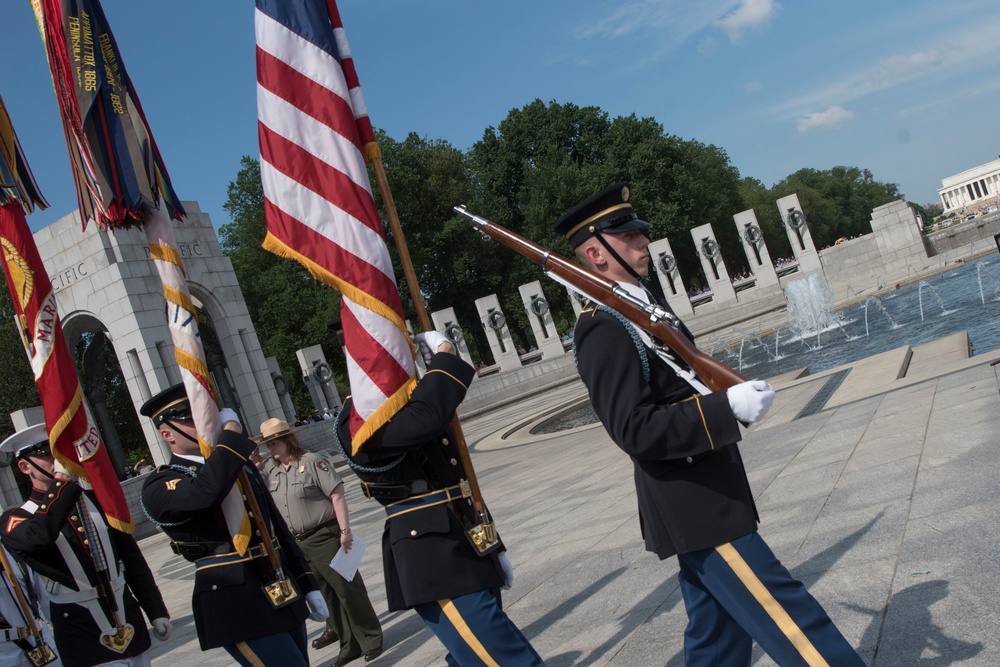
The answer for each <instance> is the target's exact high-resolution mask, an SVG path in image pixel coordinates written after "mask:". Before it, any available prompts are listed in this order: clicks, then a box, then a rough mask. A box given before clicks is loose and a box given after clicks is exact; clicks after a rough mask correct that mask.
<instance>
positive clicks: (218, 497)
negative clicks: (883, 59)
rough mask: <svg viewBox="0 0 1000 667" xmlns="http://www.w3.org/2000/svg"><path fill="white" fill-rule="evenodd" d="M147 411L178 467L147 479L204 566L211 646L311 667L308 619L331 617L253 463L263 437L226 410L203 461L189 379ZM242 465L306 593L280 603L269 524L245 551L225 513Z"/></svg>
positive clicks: (149, 501)
mask: <svg viewBox="0 0 1000 667" xmlns="http://www.w3.org/2000/svg"><path fill="white" fill-rule="evenodd" d="M140 412H141V413H142V414H143V415H144V416H146V417H150V418H151V419H152V420H153V423H154V424H155V425H156V426H157V428H158V429H159V431H160V436H161V437H162V438H163V439H164V441H165V442H166V443H167V444H168V445H169V446H170V451H171V452H172V456H171V458H170V462H169V464H167V465H164V466H160V467H159V468H158V469H157V471H156V472H153V473H150V474H149V475H148V477H147V478H146V482H145V484H143V487H142V504H143V508H144V509H145V511H146V513H147V515H148V516H149V517H150V519H151V520H152V521H153V522H154V523H156V525H158V526H159V527H160V528H161V529H162V530H163V532H165V533H166V534H167V536H168V537H170V539H171V548H172V549H173V550H174V552H175V553H177V554H179V555H181V556H183V557H184V558H186V559H187V560H189V561H191V562H192V563H194V564H195V580H194V590H193V593H192V600H191V608H192V611H193V613H194V621H195V628H196V629H197V632H198V641H199V642H200V644H201V648H202V650H203V651H204V650H208V649H210V648H219V647H221V648H224V649H225V650H226V651H227V652H228V653H229V654H230V655H231V656H232V657H233V659H234V660H236V661H237V662H238V663H239V664H240V665H245V666H250V665H254V666H259V665H281V666H282V667H285V666H293V665H294V666H296V667H307V666H308V665H309V654H308V647H307V646H306V627H305V619H306V617H307V616H308V617H310V618H312V619H313V620H317V621H322V620H325V619H326V616H327V611H326V604H324V602H323V597H322V596H321V595H320V593H319V591H318V590H317V589H316V581H315V579H314V578H313V575H312V572H311V571H310V570H309V563H307V562H306V559H305V556H303V555H302V550H301V549H299V547H298V545H297V544H296V543H295V540H294V539H293V538H292V535H291V533H289V531H288V526H286V525H285V522H284V521H283V520H282V519H281V516H280V514H278V511H277V508H275V506H274V503H273V502H272V500H271V495H270V494H269V493H268V492H267V490H266V489H265V488H264V486H263V480H262V479H261V478H260V475H259V473H258V472H257V470H256V468H255V467H253V466H252V465H247V461H248V458H249V456H250V453H251V452H252V451H253V450H255V449H256V448H257V443H255V442H253V441H252V440H251V439H250V438H247V437H246V436H244V435H243V434H242V427H241V426H240V424H239V420H238V419H237V417H236V413H235V412H234V411H232V410H229V409H225V410H223V411H222V413H220V418H221V419H222V422H223V427H224V428H223V432H222V435H221V436H220V438H219V442H218V443H217V444H216V447H215V451H214V453H213V454H212V456H210V457H209V458H208V459H204V458H202V456H201V450H200V447H199V445H198V434H197V430H196V428H195V424H194V420H193V419H192V416H191V406H190V403H189V402H188V398H187V394H186V393H185V391H184V385H183V384H178V385H174V386H173V387H170V388H169V389H166V390H164V391H162V392H160V393H159V394H157V395H156V396H153V397H152V398H151V399H149V400H148V401H146V403H145V404H144V405H143V406H142V407H141V408H140ZM241 470H245V471H246V472H247V479H248V480H249V483H250V486H251V487H252V492H253V495H254V497H255V498H256V501H257V505H258V506H259V507H260V510H261V512H262V514H263V516H262V517H260V518H261V519H262V520H263V522H264V525H265V526H266V527H267V528H268V530H269V531H270V534H271V536H272V543H273V544H274V545H275V546H276V548H277V549H276V550H277V554H278V557H279V559H280V566H281V568H282V570H283V572H284V574H285V575H286V576H287V577H288V578H290V579H291V581H292V582H293V583H294V585H295V586H296V587H297V589H298V591H299V592H300V593H301V595H299V596H298V597H297V598H296V599H295V600H293V601H291V602H288V603H286V604H284V605H283V606H280V607H278V608H275V605H273V604H272V601H271V598H269V596H268V595H267V593H265V591H264V588H263V587H264V586H265V585H267V584H271V583H274V581H275V571H274V568H273V567H272V566H271V563H270V562H269V560H268V556H267V553H266V551H265V549H264V548H263V542H262V537H261V534H260V531H254V534H253V535H252V536H251V541H250V547H249V549H248V550H247V551H246V553H245V554H242V555H241V554H239V553H238V552H237V551H236V548H235V547H234V545H233V542H232V536H231V535H230V533H229V529H228V528H227V524H226V519H225V516H224V515H223V510H222V505H223V502H224V501H225V499H226V498H227V496H229V494H230V491H231V490H232V489H233V486H234V484H236V479H237V476H238V475H239V473H240V471H241ZM244 502H246V500H244ZM251 521H252V522H253V521H255V517H253V516H251Z"/></svg>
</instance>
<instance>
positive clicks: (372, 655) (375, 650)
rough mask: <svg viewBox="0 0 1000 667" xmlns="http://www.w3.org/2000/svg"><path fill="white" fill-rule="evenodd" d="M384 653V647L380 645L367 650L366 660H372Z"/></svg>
mask: <svg viewBox="0 0 1000 667" xmlns="http://www.w3.org/2000/svg"><path fill="white" fill-rule="evenodd" d="M380 655H382V647H381V646H378V647H376V648H373V649H372V650H370V651H365V662H371V661H372V660H374V659H375V658H377V657H379V656H380Z"/></svg>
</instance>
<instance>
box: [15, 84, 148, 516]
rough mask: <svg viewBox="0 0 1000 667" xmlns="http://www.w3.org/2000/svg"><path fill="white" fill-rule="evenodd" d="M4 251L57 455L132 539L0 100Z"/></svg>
mask: <svg viewBox="0 0 1000 667" xmlns="http://www.w3.org/2000/svg"><path fill="white" fill-rule="evenodd" d="M0 174H3V177H4V184H3V185H4V186H3V188H0V246H2V248H3V271H4V277H5V278H6V280H7V288H8V289H9V290H10V295H11V297H12V301H13V302H14V311H15V317H16V319H17V323H18V328H19V329H20V330H21V334H22V336H23V342H24V345H25V348H26V350H27V352H28V357H29V359H30V361H31V370H32V372H33V373H34V376H35V385H36V386H37V387H38V396H39V398H40V399H41V401H42V410H43V412H44V413H45V426H46V429H47V430H48V433H49V443H50V446H51V449H52V454H53V456H55V457H56V458H57V459H59V461H61V462H62V464H63V465H64V466H65V467H66V469H67V470H69V471H70V472H72V473H73V474H74V475H76V476H78V477H80V478H81V479H86V480H88V481H89V482H90V484H91V485H92V486H93V488H94V493H95V494H96V495H97V499H98V502H99V503H100V505H101V509H102V510H104V514H105V516H106V517H107V519H108V524H109V525H111V526H112V527H114V528H117V529H118V530H121V531H124V532H128V533H131V532H132V518H131V515H130V514H129V511H128V503H127V502H126V501H125V493H124V492H123V491H122V487H121V484H120V483H119V482H118V476H117V475H116V474H115V469H114V466H113V465H112V463H111V457H110V456H108V450H107V448H106V447H105V446H104V443H103V442H102V441H101V437H100V434H99V433H98V431H97V428H96V427H95V426H94V425H93V424H92V423H91V421H90V418H89V417H88V416H87V411H86V410H84V408H83V389H82V388H81V387H80V379H79V377H78V376H77V374H76V366H75V364H74V363H73V356H72V355H71V354H70V351H69V347H67V345H66V339H65V338H64V336H63V330H62V324H61V323H60V321H59V312H58V309H57V308H56V297H55V291H54V290H53V289H52V283H51V282H50V281H49V274H48V272H47V271H46V270H45V266H44V265H43V264H42V258H41V256H40V255H39V254H38V247H37V246H36V245H35V239H34V237H33V236H32V235H31V230H30V229H28V222H27V220H26V219H25V216H24V212H25V211H26V210H27V211H31V210H32V208H33V207H34V206H39V207H40V208H45V207H46V206H47V204H46V203H45V199H43V198H42V196H41V193H40V192H39V191H38V187H37V185H36V184H35V181H34V178H33V177H32V175H31V170H30V168H29V167H28V163H27V161H26V160H25V159H24V155H23V153H22V152H21V146H20V144H19V143H18V141H17V135H16V134H15V133H14V128H13V127H12V126H11V123H10V118H9V117H8V116H7V110H6V108H5V107H4V105H3V101H2V100H0Z"/></svg>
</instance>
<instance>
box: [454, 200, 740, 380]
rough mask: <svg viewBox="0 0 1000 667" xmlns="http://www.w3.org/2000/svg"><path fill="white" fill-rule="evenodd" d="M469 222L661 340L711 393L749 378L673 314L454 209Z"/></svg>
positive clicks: (462, 209) (503, 229) (531, 244)
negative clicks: (708, 350)
mask: <svg viewBox="0 0 1000 667" xmlns="http://www.w3.org/2000/svg"><path fill="white" fill-rule="evenodd" d="M454 210H455V211H456V212H457V213H460V214H462V215H464V216H466V217H467V218H469V219H470V220H472V222H473V224H474V225H475V226H476V228H477V229H478V230H479V231H481V232H482V233H483V234H485V235H486V236H488V237H490V238H491V239H493V240H494V241H497V242H498V243H500V244H502V245H505V246H507V247H508V248H510V249H511V250H513V251H515V252H518V253H520V254H522V255H524V256H525V257H527V258H528V259H530V260H531V261H532V262H534V263H536V264H538V265H539V266H541V267H542V269H543V270H544V271H545V273H546V274H548V275H549V277H551V278H554V279H555V280H557V281H559V282H561V283H563V284H566V285H568V286H570V287H572V288H573V289H575V290H576V291H578V292H580V293H581V294H583V295H585V296H588V297H590V298H591V299H594V300H595V301H597V302H599V303H601V304H603V305H605V306H607V307H608V308H611V309H613V310H616V311H618V312H619V313H621V314H622V315H623V316H624V317H625V318H626V319H627V320H628V321H629V322H631V323H632V324H634V325H635V326H637V327H639V328H640V329H643V330H644V331H646V332H648V333H649V334H651V335H653V336H656V337H657V338H659V339H660V340H662V341H663V342H664V343H665V344H666V345H667V347H669V348H670V349H671V350H673V351H674V352H675V353H676V354H677V355H678V356H679V357H680V358H681V359H683V360H684V361H686V362H687V364H688V365H689V366H690V367H691V369H692V370H693V371H694V372H695V373H696V374H697V375H698V377H699V378H700V379H701V381H702V382H704V383H705V385H706V386H707V387H708V388H709V389H711V390H712V391H721V390H723V389H728V388H729V387H732V386H733V385H735V384H739V383H741V382H746V381H747V379H748V378H746V377H745V376H743V375H742V374H740V373H737V372H736V371H734V370H733V369H732V368H730V367H729V366H726V365H725V364H724V363H722V362H721V361H718V360H717V359H714V358H712V357H710V356H709V355H707V354H705V353H704V352H702V351H701V350H699V349H698V348H697V347H695V345H694V343H692V342H691V341H690V340H689V339H688V337H687V336H685V335H684V334H683V333H682V332H681V331H680V330H679V329H678V328H677V326H676V325H675V324H672V323H671V321H670V318H671V317H672V315H670V314H669V313H667V312H665V311H663V310H662V309H660V308H657V307H646V308H644V307H642V306H641V305H639V302H638V301H637V300H635V299H634V297H632V296H631V295H630V294H628V293H627V292H625V291H624V290H623V289H622V288H621V287H620V286H618V284H617V283H615V282H613V281H611V280H608V279H607V278H603V277H601V276H599V275H597V274H596V273H593V272H591V271H589V270H587V269H585V268H584V267H582V266H580V265H579V264H576V263H574V262H570V261H569V260H567V259H566V258H564V257H561V256H559V255H556V254H553V253H552V252H550V251H548V250H546V249H545V248H543V247H541V246H539V245H537V244H535V243H532V242H531V241H529V240H528V239H526V238H524V237H523V236H520V235H519V234H516V233H514V232H512V231H510V230H509V229H505V228H504V227H501V226H500V225H498V224H496V223H495V222H492V221H490V220H487V219H486V218H483V217H480V216H478V215H474V214H472V213H469V212H468V211H466V210H465V207H463V206H456V207H455V209H454Z"/></svg>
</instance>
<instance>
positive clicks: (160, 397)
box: [139, 382, 191, 426]
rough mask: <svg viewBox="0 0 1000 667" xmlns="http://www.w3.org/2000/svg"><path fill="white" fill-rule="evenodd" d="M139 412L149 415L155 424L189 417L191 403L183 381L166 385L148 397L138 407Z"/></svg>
mask: <svg viewBox="0 0 1000 667" xmlns="http://www.w3.org/2000/svg"><path fill="white" fill-rule="evenodd" d="M139 414H141V415H142V416H143V417H150V418H151V419H152V420H153V423H154V424H156V425H157V426H159V425H160V424H162V423H163V422H165V421H173V420H184V419H191V404H190V403H189V402H188V397H187V392H186V391H185V390H184V383H183V382H181V383H179V384H175V385H174V386H172V387H168V388H167V389H164V390H163V391H161V392H160V393H159V394H156V395H155V396H153V397H152V398H150V399H149V400H148V401H146V402H145V403H143V404H142V407H141V408H139Z"/></svg>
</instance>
